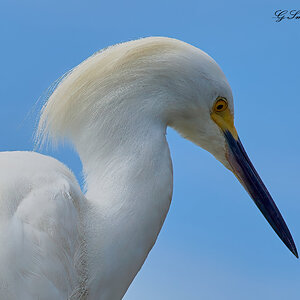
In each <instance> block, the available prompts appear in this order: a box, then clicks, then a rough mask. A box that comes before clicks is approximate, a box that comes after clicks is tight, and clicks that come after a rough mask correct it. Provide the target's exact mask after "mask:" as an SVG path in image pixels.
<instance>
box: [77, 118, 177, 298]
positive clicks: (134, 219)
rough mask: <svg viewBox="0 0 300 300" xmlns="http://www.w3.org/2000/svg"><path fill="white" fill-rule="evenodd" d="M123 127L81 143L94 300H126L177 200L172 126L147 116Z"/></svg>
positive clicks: (113, 127)
mask: <svg viewBox="0 0 300 300" xmlns="http://www.w3.org/2000/svg"><path fill="white" fill-rule="evenodd" d="M121 119H122V118H121ZM118 120H120V119H118ZM122 122H123V123H122V126H119V125H120V124H119V123H118V121H116V122H114V123H112V125H111V124H104V126H102V130H100V131H98V132H97V133H96V134H95V132H94V131H93V132H92V131H91V132H87V133H86V135H85V136H84V137H85V139H86V141H81V142H80V143H79V145H82V146H81V147H79V149H78V151H79V154H80V156H81V158H82V162H83V166H84V172H85V175H86V183H87V193H86V198H87V201H88V212H87V214H86V215H87V216H88V218H86V219H85V228H86V235H87V263H88V268H87V269H88V270H89V274H88V277H89V283H88V290H89V295H90V297H91V299H93V296H95V297H96V295H97V297H98V298H101V299H103V300H105V299H121V297H122V296H123V294H124V293H125V292H126V290H127V288H128V286H129V285H130V283H131V281H132V280H133V279H134V277H135V275H136V274H137V272H138V271H139V269H140V268H141V266H142V264H143V262H144V260H145V259H146V257H147V255H148V253H149V251H150V250H151V248H152V247H153V245H154V243H155V241H156V238H157V235H158V233H159V231H160V229H161V226H162V224H163V222H164V219H165V217H166V214H167V212H168V209H169V205H170V201H171V196H172V181H173V178H172V164H171V158H170V153H169V148H168V144H167V141H166V137H165V130H166V126H164V125H163V124H162V123H160V122H156V121H154V120H153V121H151V120H150V119H146V118H141V116H139V117H138V116H136V117H132V118H129V119H127V120H125V118H123V119H122ZM93 134H95V136H92V135H93ZM88 141H90V144H87V143H88Z"/></svg>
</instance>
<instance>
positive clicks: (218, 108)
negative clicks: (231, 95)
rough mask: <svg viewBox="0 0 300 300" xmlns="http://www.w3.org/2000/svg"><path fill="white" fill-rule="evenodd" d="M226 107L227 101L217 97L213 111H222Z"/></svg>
mask: <svg viewBox="0 0 300 300" xmlns="http://www.w3.org/2000/svg"><path fill="white" fill-rule="evenodd" d="M227 107H228V102H227V100H226V99H225V98H219V99H217V101H216V103H215V105H214V111H215V112H222V111H224V110H225V109H226V108H227Z"/></svg>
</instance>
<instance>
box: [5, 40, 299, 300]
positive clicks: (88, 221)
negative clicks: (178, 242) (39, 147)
mask: <svg viewBox="0 0 300 300" xmlns="http://www.w3.org/2000/svg"><path fill="white" fill-rule="evenodd" d="M167 126H171V127H173V128H175V129H176V130H177V131H178V132H179V133H180V134H181V135H182V136H183V137H185V138H187V139H189V140H191V141H192V142H194V143H195V144H197V145H199V146H200V147H202V148H204V149H206V150H207V151H209V152H210V153H211V154H212V155H214V156H215V157H216V158H217V159H218V160H219V161H220V162H221V163H222V164H223V165H224V166H225V167H226V168H228V169H229V170H231V171H232V172H233V173H234V174H235V175H236V177H237V178H238V180H239V181H240V182H241V183H242V185H243V186H244V187H245V189H246V190H247V191H248V193H249V194H250V196H251V197H252V199H253V200H254V202H255V203H256V205H257V206H258V208H259V209H260V210H261V212H262V213H263V214H264V216H265V218H266V219H267V220H268V222H269V223H270V225H271V226H272V227H273V229H274V230H275V231H276V233H277V234H278V236H279V237H280V238H281V239H282V241H283V242H284V243H285V244H286V246H287V247H288V248H289V249H290V250H291V252H292V253H293V254H294V255H295V256H298V255H297V250H296V247H295V244H294V242H293V239H292V236H291V234H290V232H289V230H288V228H287V226H286V224H285V222H284V220H283V218H282V216H281V215H280V212H279V211H278V209H277V207H276V205H275V204H274V202H273V200H272V198H271V196H270V194H269V193H268V191H267V189H266V187H265V186H264V184H263V183H262V181H261V179H260V177H259V176H258V174H257V173H256V171H255V169H254V167H253V165H252V164H251V162H250V160H249V158H248V156H247V154H246V153H245V151H244V149H243V147H242V144H241V142H240V140H239V138H238V135H237V132H236V130H235V127H234V121H233V97H232V93H231V89H230V86H229V84H228V82H227V80H226V78H225V75H224V74H223V72H222V71H221V69H220V68H219V66H218V65H217V63H216V62H215V61H214V60H213V59H212V58H211V57H209V56H208V55H207V54H206V53H204V52H202V51H201V50H199V49H197V48H195V47H193V46H191V45H189V44H186V43H184V42H181V41H178V40H175V39H170V38H162V37H150V38H145V39H140V40H136V41H131V42H127V43H123V44H119V45H116V46H113V47H110V48H108V49H106V50H103V51H102V52H98V53H96V54H95V55H93V56H91V57H90V58H88V59H87V60H85V61H84V62H82V63H81V64H80V65H78V66H77V67H75V68H74V69H73V70H72V71H71V72H70V73H68V74H67V75H66V76H65V77H64V78H63V79H62V80H61V82H60V83H59V84H58V86H57V87H56V88H55V90H54V91H53V93H52V95H51V96H50V97H49V99H48V100H47V103H46V104H45V106H44V108H43V110H42V114H41V118H40V123H39V129H38V134H39V137H40V138H41V139H42V140H45V139H47V138H50V139H52V140H59V139H60V138H67V139H69V140H70V141H71V142H72V143H73V145H74V147H75V148H76V150H77V151H78V153H79V155H80V158H81V160H82V164H83V169H84V174H85V182H86V190H87V192H86V194H83V193H82V191H81V190H80V187H79V185H78V183H77V182H76V180H75V177H74V176H73V174H72V173H71V171H69V170H68V168H67V167H65V166H64V165H63V164H62V163H60V162H58V161H57V160H55V159H53V158H51V157H47V156H44V155H41V154H38V153H35V152H2V153H1V154H0V166H1V167H0V244H1V248H0V266H1V272H0V299H5V300H17V299H23V300H27V299H28V300H29V299H39V300H53V299H56V300H59V299H61V300H65V299H76V300H79V299H80V300H83V299H89V300H95V299H101V300H117V299H121V298H122V297H123V295H124V294H125V292H126V290H127V288H128V286H129V285H130V283H131V282H132V280H133V279H134V277H135V276H136V274H137V272H138V271H139V270H140V268H141V266H142V265H143V263H144V261H145V259H146V257H147V255H148V253H149V251H150V250H151V248H152V247H153V245H154V243H155V241H156V238H157V235H158V234H159V231H160V229H161V227H162V224H163V222H164V219H165V217H166V214H167V212H168V209H169V205H170V201H171V197H172V162H171V158H170V153H169V148H168V144H167V141H166V136H165V134H166V128H167Z"/></svg>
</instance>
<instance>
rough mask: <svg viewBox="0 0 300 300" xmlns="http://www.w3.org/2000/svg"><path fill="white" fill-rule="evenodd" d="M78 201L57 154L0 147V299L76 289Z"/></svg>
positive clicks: (53, 295)
mask: <svg viewBox="0 0 300 300" xmlns="http://www.w3.org/2000/svg"><path fill="white" fill-rule="evenodd" d="M83 202H84V196H83V194H82V193H81V191H80V187H79V186H78V184H77V182H76V180H75V177H74V176H73V174H72V173H71V172H70V171H69V170H68V168H67V167H66V166H64V165H63V164H61V163H60V162H58V161H57V160H55V159H53V158H51V157H47V156H44V155H41V154H38V153H34V152H2V153H0V244H1V245H2V247H1V250H0V298H1V299H4V298H5V299H45V300H48V299H49V300H50V299H68V297H70V295H71V294H72V293H74V292H77V293H80V289H81V288H82V281H83V280H84V278H83V277H84V274H82V270H83V269H84V268H83V266H82V264H83V261H82V260H83V251H84V245H83V241H84V239H83V232H82V228H81V210H82V209H83ZM31 291H34V293H35V295H31V294H30V293H31ZM18 293H21V294H20V295H19V294H18ZM26 293H28V295H26Z"/></svg>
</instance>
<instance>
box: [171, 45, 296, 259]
mask: <svg viewBox="0 0 300 300" xmlns="http://www.w3.org/2000/svg"><path fill="white" fill-rule="evenodd" d="M183 48H184V50H183V49H181V52H180V53H181V54H180V55H178V56H177V57H176V58H174V62H173V63H171V65H172V66H169V70H172V72H171V73H173V78H172V79H173V85H172V86H171V89H172V91H173V93H171V94H172V97H173V98H174V99H175V102H176V103H179V104H178V109H174V107H176V105H174V106H173V108H170V114H169V116H168V122H169V125H170V126H172V127H173V128H174V129H175V130H177V131H178V132H179V133H180V134H181V135H182V136H183V137H185V138H187V139H189V140H190V141H192V142H193V143H195V144H197V145H199V146H200V147H202V148H204V149H205V150H207V151H209V152H210V153H211V154H212V155H214V156H215V157H216V158H217V159H218V160H219V161H220V162H221V163H222V164H223V165H224V166H225V167H226V168H228V169H229V170H230V171H231V172H232V173H233V174H234V175H235V176H236V177H237V179H238V180H239V182H240V183H241V184H242V185H243V187H244V188H245V189H246V191H247V192H248V194H249V195H250V197H251V198H252V199H253V201H254V202H255V204H256V206H257V207H258V208H259V210H260V211H261V212H262V214H263V215H264V217H265V218H266V220H267V221H268V222H269V224H270V225H271V226H272V228H273V229H274V230H275V232H276V233H277V235H278V236H279V237H280V239H281V240H282V241H283V242H284V244H285V245H286V246H287V247H288V248H289V249H290V251H291V252H292V253H293V254H294V255H295V256H296V257H298V253H297V249H296V246H295V244H294V241H293V238H292V236H291V234H290V232H289V229H288V227H287V225H286V223H285V221H284V219H283V217H282V216H281V214H280V212H279V210H278V208H277V207H276V205H275V203H274V201H273V199H272V197H271V195H270V193H269V192H268V190H267V188H266V186H265V185H264V183H263V182H262V180H261V178H260V176H259V175H258V173H257V171H256V170H255V168H254V166H253V164H252V163H251V161H250V159H249V157H248V155H247V153H246V152H245V149H244V147H243V145H242V143H241V141H240V139H239V136H238V133H237V130H236V128H235V125H234V106H233V96H232V92H231V88H230V85H229V83H228V81H227V80H226V77H225V75H224V73H223V72H222V70H221V69H220V67H219V66H218V65H217V63H216V62H215V61H214V60H213V59H212V58H211V57H209V56H208V55H207V54H206V53H204V52H203V51H201V50H199V49H196V48H194V47H192V46H190V45H187V44H185V45H184V46H183ZM174 66H175V67H174ZM176 67H177V70H176ZM174 69H175V70H176V71H175V70H174ZM167 86H169V87H170V84H169V85H167ZM174 91H175V93H174Z"/></svg>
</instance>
